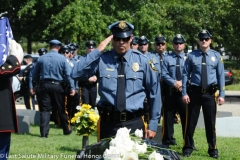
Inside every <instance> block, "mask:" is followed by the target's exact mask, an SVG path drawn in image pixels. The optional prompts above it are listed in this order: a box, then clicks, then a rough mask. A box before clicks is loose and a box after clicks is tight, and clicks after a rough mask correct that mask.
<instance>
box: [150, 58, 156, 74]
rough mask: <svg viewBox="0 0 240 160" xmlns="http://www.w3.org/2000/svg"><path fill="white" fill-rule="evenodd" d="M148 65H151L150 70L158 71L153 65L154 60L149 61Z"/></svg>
mask: <svg viewBox="0 0 240 160" xmlns="http://www.w3.org/2000/svg"><path fill="white" fill-rule="evenodd" d="M148 64H149V66H150V68H151V69H152V70H153V71H154V72H156V71H157V69H156V67H155V65H154V64H153V61H152V60H150V61H148Z"/></svg>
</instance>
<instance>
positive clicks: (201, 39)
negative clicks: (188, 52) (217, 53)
mask: <svg viewBox="0 0 240 160" xmlns="http://www.w3.org/2000/svg"><path fill="white" fill-rule="evenodd" d="M209 39H210V38H199V40H200V41H206V42H207V41H209Z"/></svg>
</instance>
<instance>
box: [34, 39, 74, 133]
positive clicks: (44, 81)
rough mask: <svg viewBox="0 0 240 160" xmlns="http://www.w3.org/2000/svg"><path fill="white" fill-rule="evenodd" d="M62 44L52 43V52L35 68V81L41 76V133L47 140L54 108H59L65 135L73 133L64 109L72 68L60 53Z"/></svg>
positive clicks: (42, 58) (39, 59) (55, 41)
mask: <svg viewBox="0 0 240 160" xmlns="http://www.w3.org/2000/svg"><path fill="white" fill-rule="evenodd" d="M60 47H61V42H60V41H58V40H51V41H50V51H49V52H48V53H47V54H45V55H43V56H41V57H39V58H38V61H37V63H36V64H35V66H34V72H33V80H35V81H38V78H39V75H41V77H40V80H41V86H40V87H41V90H40V94H41V102H40V103H41V108H40V133H41V137H44V138H47V137H48V133H49V121H50V112H51V110H52V108H53V107H56V108H57V111H58V115H59V117H60V123H61V126H62V128H63V134H64V135H68V134H71V132H72V127H71V126H70V122H69V121H68V117H67V114H66V113H65V109H64V106H63V105H64V104H63V102H64V98H65V97H64V96H65V94H64V88H63V82H64V80H65V79H66V80H67V82H69V84H70V82H71V77H70V72H71V68H70V66H69V64H68V63H67V60H66V58H65V57H63V56H62V55H60V54H59V53H58V51H59V49H60ZM70 94H71V95H72V96H73V95H74V94H75V90H74V86H71V93H70Z"/></svg>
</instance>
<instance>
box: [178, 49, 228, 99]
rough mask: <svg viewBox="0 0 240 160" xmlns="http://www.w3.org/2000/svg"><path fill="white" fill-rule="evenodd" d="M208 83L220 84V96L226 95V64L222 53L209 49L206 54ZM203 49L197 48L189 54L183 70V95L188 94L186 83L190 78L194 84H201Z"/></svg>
mask: <svg viewBox="0 0 240 160" xmlns="http://www.w3.org/2000/svg"><path fill="white" fill-rule="evenodd" d="M206 63H207V75H208V85H210V84H218V88H219V96H220V97H223V98H224V97H225V77H224V65H223V61H222V58H221V56H220V53H218V52H216V51H214V50H212V49H209V50H208V51H207V55H206ZM201 70H202V51H201V50H200V49H199V50H195V51H193V52H191V53H190V54H189V55H188V58H187V60H186V62H185V66H184V70H183V79H182V83H183V90H182V95H183V96H185V95H187V88H186V83H187V80H188V79H190V83H191V84H192V85H196V86H201V85H202V80H201V73H202V72H201Z"/></svg>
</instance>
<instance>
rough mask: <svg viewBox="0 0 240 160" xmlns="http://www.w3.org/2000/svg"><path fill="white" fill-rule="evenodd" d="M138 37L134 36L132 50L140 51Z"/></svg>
mask: <svg viewBox="0 0 240 160" xmlns="http://www.w3.org/2000/svg"><path fill="white" fill-rule="evenodd" d="M137 41H138V37H136V36H133V39H132V42H131V48H132V49H138V43H137Z"/></svg>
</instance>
